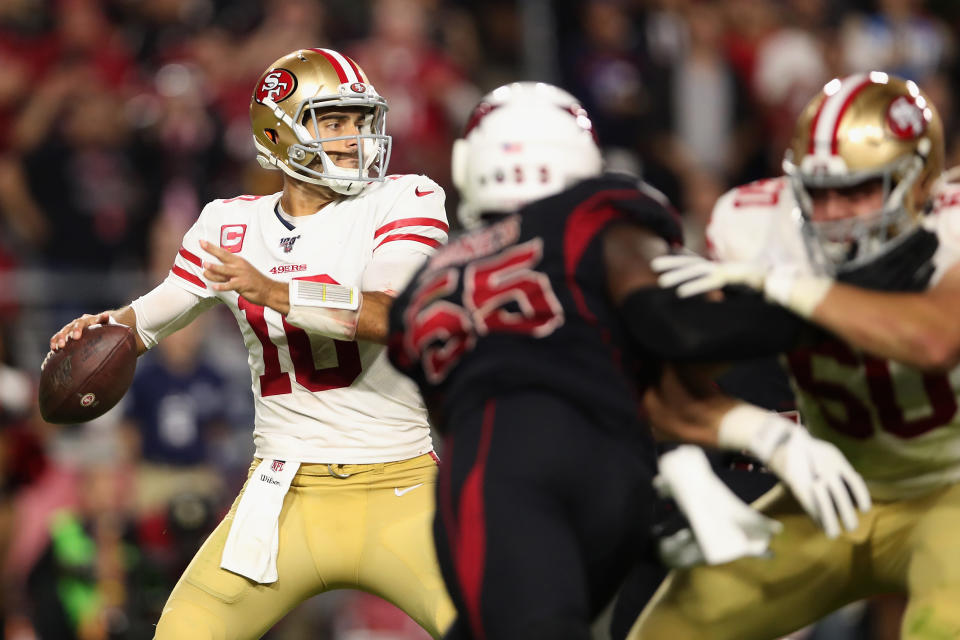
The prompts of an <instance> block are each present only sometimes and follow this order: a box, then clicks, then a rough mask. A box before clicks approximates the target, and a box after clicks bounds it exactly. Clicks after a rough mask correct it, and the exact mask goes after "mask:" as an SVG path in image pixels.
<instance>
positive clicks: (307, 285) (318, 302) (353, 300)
mask: <svg viewBox="0 0 960 640" xmlns="http://www.w3.org/2000/svg"><path fill="white" fill-rule="evenodd" d="M290 306H291V307H293V306H303V307H322V308H325V309H346V310H348V311H356V310H357V309H359V308H360V290H359V289H357V288H356V287H345V286H343V285H341V284H328V283H326V282H311V281H309V280H291V281H290Z"/></svg>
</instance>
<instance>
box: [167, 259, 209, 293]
mask: <svg viewBox="0 0 960 640" xmlns="http://www.w3.org/2000/svg"><path fill="white" fill-rule="evenodd" d="M170 271H171V272H172V273H173V275H175V276H180V277H181V278H183V279H184V280H186V281H187V282H189V283H190V284H193V285H196V286H198V287H200V288H201V289H206V288H207V285H205V284H203V280H201V279H200V278H198V277H197V276H195V275H193V274H192V273H190V272H189V271H187V270H186V269H183V268H181V267H178V266H177V265H173V269H171V270H170Z"/></svg>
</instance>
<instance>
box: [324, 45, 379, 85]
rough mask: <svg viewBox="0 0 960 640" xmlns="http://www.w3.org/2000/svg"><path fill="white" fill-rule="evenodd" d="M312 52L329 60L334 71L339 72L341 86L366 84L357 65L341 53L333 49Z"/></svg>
mask: <svg viewBox="0 0 960 640" xmlns="http://www.w3.org/2000/svg"><path fill="white" fill-rule="evenodd" d="M311 51H316V52H317V53H319V54H320V55H322V56H323V57H324V58H326V59H327V61H328V62H329V63H330V65H331V66H332V67H333V70H334V71H336V72H337V77H338V78H339V79H340V84H344V83H347V82H364V83H365V82H366V79H364V77H363V73H362V72H361V71H360V67H358V66H357V63H356V62H354V61H353V60H351V59H350V58H348V57H347V56H345V55H343V54H342V53H340V52H339V51H334V50H333V49H311Z"/></svg>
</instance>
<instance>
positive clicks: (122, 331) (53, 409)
mask: <svg viewBox="0 0 960 640" xmlns="http://www.w3.org/2000/svg"><path fill="white" fill-rule="evenodd" d="M136 368H137V343H136V340H135V339H134V337H133V331H132V330H131V329H130V327H128V326H126V325H122V324H108V325H93V326H91V327H87V328H86V329H84V330H83V333H82V334H81V336H80V339H79V340H68V341H67V344H66V346H64V347H63V348H62V349H60V350H59V351H55V352H53V355H51V356H49V357H48V359H47V360H46V363H45V364H44V366H43V369H42V371H41V372H40V389H39V398H38V400H39V404H40V415H41V416H43V419H44V420H46V421H47V422H52V423H55V424H76V423H78V422H87V421H88V420H93V419H94V418H97V417H99V416H102V415H103V414H104V413H106V412H107V411H109V410H110V409H112V408H113V407H114V405H116V404H117V402H119V401H120V398H122V397H123V394H125V393H126V392H127V389H128V388H129V387H130V383H131V382H132V381H133V372H134V370H135V369H136Z"/></svg>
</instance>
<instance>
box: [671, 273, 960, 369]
mask: <svg viewBox="0 0 960 640" xmlns="http://www.w3.org/2000/svg"><path fill="white" fill-rule="evenodd" d="M652 266H653V268H654V269H655V270H657V271H658V272H660V273H661V275H660V278H659V283H660V286H662V287H668V288H669V287H674V286H676V287H677V289H676V292H677V295H678V296H679V297H680V298H686V297H691V296H695V295H698V294H700V293H705V292H708V291H713V290H717V289H720V288H722V287H724V286H727V285H744V286H748V287H751V288H754V289H756V290H758V291H759V292H761V293H762V294H763V295H764V297H765V298H766V299H767V300H768V301H770V302H772V303H776V304H779V305H781V306H783V307H784V308H785V309H789V310H790V311H791V312H793V313H794V314H796V315H798V316H800V317H803V318H806V319H808V320H809V321H811V322H813V323H815V324H818V325H820V326H821V327H823V328H824V329H827V330H828V331H831V332H832V333H834V334H836V335H837V336H838V337H840V338H841V339H843V340H844V341H846V342H849V343H850V344H851V345H853V346H855V347H857V348H859V349H862V350H864V351H868V352H870V353H873V354H874V355H877V356H880V357H882V358H889V359H891V360H897V361H899V362H902V363H903V364H906V365H909V366H912V367H916V368H918V369H921V370H924V371H949V370H951V369H953V368H954V367H956V366H957V365H958V364H960V323H958V322H957V320H956V319H957V318H958V317H960V265H957V266H954V267H953V268H952V269H950V271H948V272H947V273H946V274H945V275H944V277H943V278H942V279H941V280H940V282H938V283H937V284H936V286H934V287H932V288H931V289H928V290H927V291H924V292H921V293H894V292H885V291H875V290H872V289H864V288H861V287H856V286H853V285H849V284H845V283H842V282H837V281H834V280H832V279H830V278H826V277H820V276H809V275H798V274H796V273H794V272H793V270H792V268H779V269H776V268H775V269H769V268H768V267H765V266H763V265H753V264H744V263H736V262H713V261H710V260H706V259H704V258H700V257H698V256H686V255H684V256H680V255H677V256H661V257H657V258H654V260H653V261H652Z"/></svg>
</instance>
